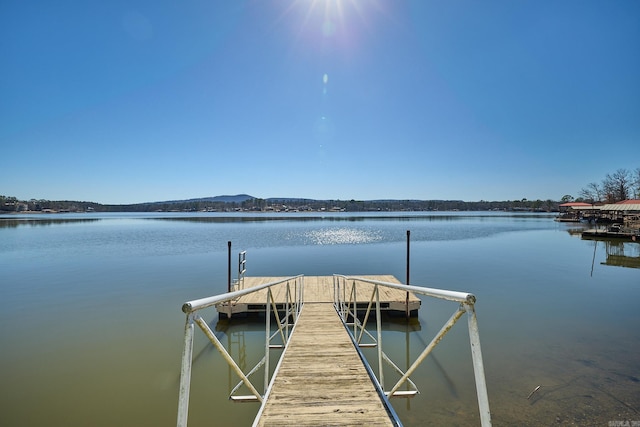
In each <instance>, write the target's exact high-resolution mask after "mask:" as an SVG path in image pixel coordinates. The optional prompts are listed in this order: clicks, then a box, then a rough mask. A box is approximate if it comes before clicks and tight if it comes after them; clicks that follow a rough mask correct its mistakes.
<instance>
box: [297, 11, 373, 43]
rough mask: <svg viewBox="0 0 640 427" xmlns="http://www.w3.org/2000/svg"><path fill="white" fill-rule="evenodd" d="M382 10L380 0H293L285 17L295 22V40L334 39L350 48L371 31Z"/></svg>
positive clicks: (319, 40) (312, 41)
mask: <svg viewBox="0 0 640 427" xmlns="http://www.w3.org/2000/svg"><path fill="white" fill-rule="evenodd" d="M382 10H383V7H382V2H381V0H294V1H293V2H292V3H290V5H289V7H288V8H287V9H286V10H285V12H284V14H285V15H287V18H286V20H287V21H289V22H292V23H294V25H295V31H296V35H297V37H298V38H301V39H304V40H306V41H307V42H311V43H314V42H321V41H322V40H323V39H325V40H326V39H336V41H337V42H341V43H340V44H342V45H353V44H354V43H355V42H356V41H357V40H359V39H361V38H362V37H363V36H364V35H365V34H366V32H368V31H372V27H373V23H374V21H375V18H376V15H378V14H379V12H381V11H382Z"/></svg>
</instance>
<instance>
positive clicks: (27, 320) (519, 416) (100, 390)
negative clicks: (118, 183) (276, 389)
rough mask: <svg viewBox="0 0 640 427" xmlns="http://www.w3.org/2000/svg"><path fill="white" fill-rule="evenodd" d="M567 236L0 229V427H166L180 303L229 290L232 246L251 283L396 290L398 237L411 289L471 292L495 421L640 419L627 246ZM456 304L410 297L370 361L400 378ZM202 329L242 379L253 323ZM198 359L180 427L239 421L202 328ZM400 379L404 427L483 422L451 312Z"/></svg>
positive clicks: (303, 218)
mask: <svg viewBox="0 0 640 427" xmlns="http://www.w3.org/2000/svg"><path fill="white" fill-rule="evenodd" d="M580 227H582V226H581V225H580V224H570V225H568V224H560V223H556V222H554V221H553V216H551V215H542V214H540V215H537V214H536V215H532V214H505V213H485V212H479V213H467V212H465V213H462V212H459V213H458V212H456V213H407V214H404V213H402V214H401V213H389V214H386V213H384V214H364V215H363V214H347V213H335V214H334V213H331V214H329V213H327V214H320V213H305V214H302V213H300V214H271V215H267V214H255V215H252V214H166V213H165V214H101V215H98V214H78V215H76V214H60V215H32V216H29V215H23V216H14V215H11V216H0V296H1V298H0V345H1V348H2V351H1V352H0V362H1V364H0V375H1V382H0V384H1V385H0V425H2V426H89V425H91V426H114V425H117V426H140V425H145V426H171V425H175V422H176V414H177V400H178V383H179V375H180V357H181V351H182V340H183V332H184V321H185V318H184V314H183V313H182V312H181V310H180V307H181V305H182V303H183V302H185V301H188V300H192V299H196V298H201V297H205V296H209V295H214V294H218V293H222V292H224V291H226V281H227V241H232V242H233V243H232V244H233V246H232V248H233V249H232V251H233V258H232V259H233V260H234V263H235V262H236V259H237V253H238V252H239V251H242V250H246V251H247V274H248V275H251V276H293V275H296V274H305V275H331V274H333V273H340V274H347V275H368V274H393V275H395V277H397V278H398V279H399V280H401V281H404V278H405V276H406V272H405V268H406V258H405V257H406V230H410V231H411V282H412V284H413V285H416V286H428V287H436V288H444V289H452V290H460V291H468V292H472V293H474V294H475V295H476V296H477V304H476V311H477V315H478V322H479V326H480V338H481V343H482V352H483V357H484V364H485V373H486V378H487V386H488V392H489V401H490V405H491V412H492V418H493V423H494V425H504V426H513V425H520V426H527V425H530V426H539V425H556V424H558V425H565V424H569V425H571V424H575V425H608V422H609V421H633V420H640V305H639V302H640V268H638V267H640V244H638V243H631V242H629V243H617V244H616V243H611V242H604V241H600V242H596V241H590V240H582V239H581V238H580V234H579V233H576V232H577V231H579V230H580ZM612 264H613V265H612ZM615 264H619V265H615ZM233 271H234V277H235V271H236V266H235V265H234V267H233ZM455 308H456V305H455V303H443V302H440V301H434V300H431V299H423V305H422V308H421V310H420V313H419V317H418V319H416V320H413V321H412V322H410V323H409V324H407V323H406V322H405V321H398V320H391V319H387V320H385V322H384V326H385V333H384V336H383V348H384V350H385V352H386V353H387V354H388V355H389V356H390V357H391V358H392V359H393V360H394V361H395V362H396V363H397V364H398V365H399V366H401V367H405V368H406V364H407V359H409V360H410V361H413V360H414V359H415V358H416V357H417V356H418V355H419V354H420V352H421V351H422V350H423V348H424V346H425V345H426V343H428V342H429V341H430V340H431V338H432V337H433V336H434V334H435V333H437V331H438V330H439V329H440V327H441V326H442V324H443V323H444V322H445V321H446V319H447V318H448V317H449V316H450V315H451V314H452V313H453V311H454V310H455ZM208 315H209V316H210V319H211V324H212V326H213V327H215V328H216V333H217V334H218V336H219V337H220V339H221V341H222V342H224V343H227V344H228V345H229V346H230V348H231V351H232V353H233V354H234V355H235V356H242V357H243V358H244V359H245V360H246V361H245V362H244V365H245V366H244V367H245V369H247V370H248V369H250V368H251V367H252V366H253V365H254V364H255V363H256V362H257V361H258V360H259V359H260V358H261V357H262V355H263V354H262V351H263V345H264V344H263V342H264V329H263V326H262V324H260V323H257V322H249V323H248V324H243V325H239V324H236V323H228V322H218V321H217V315H216V313H215V311H211V312H210V313H209V314H208ZM194 355H195V363H194V371H193V375H194V378H193V381H192V389H191V407H190V413H189V425H190V426H205V425H207V426H211V425H250V424H251V422H252V420H253V418H254V416H255V414H256V413H257V410H258V404H255V403H245V404H239V403H232V402H230V401H228V399H227V398H228V393H229V390H230V386H231V387H232V386H233V385H235V383H236V379H235V377H234V376H233V375H231V374H230V373H229V370H228V369H227V367H226V364H225V363H224V361H223V360H222V358H221V356H220V355H219V354H218V352H217V350H215V349H214V348H213V346H211V345H208V344H207V342H206V338H205V337H204V336H203V334H202V333H199V332H198V331H196V344H195V347H194ZM245 372H246V371H245ZM412 378H413V380H414V382H415V383H416V384H417V386H418V388H419V390H420V392H421V393H420V395H418V396H417V397H415V398H413V399H409V400H406V399H393V400H392V403H393V404H394V408H395V409H396V411H397V413H398V415H399V416H400V418H401V420H402V421H403V423H404V424H405V425H406V426H418V425H425V424H433V425H474V424H479V417H478V409H477V401H476V396H475V385H474V380H473V367H472V364H471V355H470V350H469V340H468V333H467V329H466V319H465V318H464V317H463V319H462V320H461V322H459V323H458V324H457V325H456V326H455V327H454V328H453V330H452V331H451V332H450V333H449V335H447V336H446V337H445V339H444V340H443V341H442V342H441V344H440V345H439V346H438V347H437V348H436V350H434V353H433V354H432V355H431V356H429V358H428V359H427V361H425V363H423V365H422V366H421V367H420V369H419V371H418V372H416V374H415V375H414V376H413V377H412ZM258 383H260V381H258ZM539 385H540V386H541V387H540V389H539V390H538V391H537V392H536V393H535V394H534V395H533V396H531V398H529V399H527V397H528V396H529V394H530V393H531V392H532V391H533V390H534V389H535V388H536V387H537V386H539Z"/></svg>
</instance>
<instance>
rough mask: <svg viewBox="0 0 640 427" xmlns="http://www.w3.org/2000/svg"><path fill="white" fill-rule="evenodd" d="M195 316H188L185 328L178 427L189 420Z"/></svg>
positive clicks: (181, 426) (184, 426)
mask: <svg viewBox="0 0 640 427" xmlns="http://www.w3.org/2000/svg"><path fill="white" fill-rule="evenodd" d="M194 329H195V326H194V324H193V314H192V313H189V314H187V321H186V323H185V326H184V346H183V348H182V367H181V369H180V397H179V398H178V422H177V426H178V427H186V426H187V419H188V418H189V391H190V389H191V362H192V357H193V332H194Z"/></svg>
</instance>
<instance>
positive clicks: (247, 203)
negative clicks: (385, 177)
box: [0, 195, 560, 212]
mask: <svg viewBox="0 0 640 427" xmlns="http://www.w3.org/2000/svg"><path fill="white" fill-rule="evenodd" d="M559 203H560V202H558V201H553V200H527V199H526V198H523V199H520V200H506V201H485V200H481V201H478V202H465V201H462V200H312V199H282V198H278V199H261V198H253V197H251V198H248V199H246V200H244V201H242V202H233V201H231V202H229V201H227V202H221V201H211V200H202V201H200V200H189V201H173V202H157V203H137V204H128V205H103V204H100V203H95V202H80V201H68V200H58V201H53V200H44V199H39V200H36V199H31V200H26V201H25V200H18V199H17V198H15V197H8V196H2V195H0V211H4V212H234V211H244V212H276V211H277V212H282V211H301V212H304V211H324V212H330V211H341V212H375V211H384V212H392V211H395V212H399V211H456V210H459V211H489V210H502V211H538V212H555V211H557V210H558V205H559Z"/></svg>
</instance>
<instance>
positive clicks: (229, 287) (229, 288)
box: [227, 240, 231, 292]
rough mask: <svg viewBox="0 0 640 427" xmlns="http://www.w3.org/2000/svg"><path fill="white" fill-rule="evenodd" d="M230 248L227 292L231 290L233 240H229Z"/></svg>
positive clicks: (228, 245)
mask: <svg viewBox="0 0 640 427" xmlns="http://www.w3.org/2000/svg"><path fill="white" fill-rule="evenodd" d="M227 247H228V248H229V261H228V263H227V292H231V240H229V241H228V242H227Z"/></svg>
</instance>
